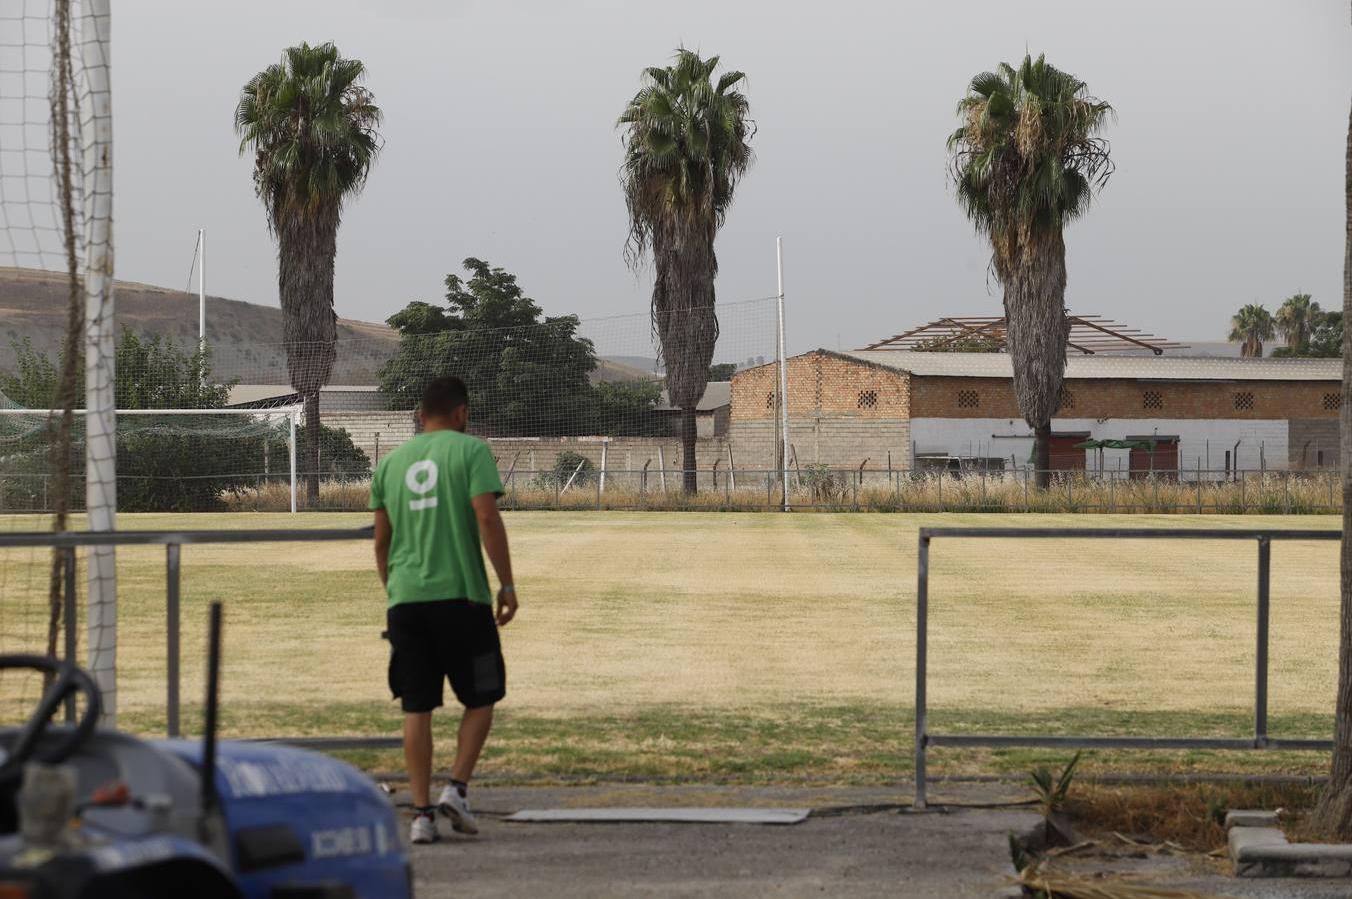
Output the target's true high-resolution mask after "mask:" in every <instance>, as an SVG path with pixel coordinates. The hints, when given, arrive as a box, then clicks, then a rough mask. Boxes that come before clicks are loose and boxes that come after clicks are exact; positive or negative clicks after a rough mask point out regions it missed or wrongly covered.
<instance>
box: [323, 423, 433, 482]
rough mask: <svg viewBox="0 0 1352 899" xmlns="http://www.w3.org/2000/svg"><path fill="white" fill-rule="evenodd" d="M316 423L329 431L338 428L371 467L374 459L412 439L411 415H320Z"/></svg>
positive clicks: (374, 461) (373, 465)
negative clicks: (369, 462)
mask: <svg viewBox="0 0 1352 899" xmlns="http://www.w3.org/2000/svg"><path fill="white" fill-rule="evenodd" d="M319 420H320V421H321V422H322V423H323V424H324V425H325V426H326V427H330V428H342V429H343V430H344V431H347V433H348V435H349V436H350V437H351V438H352V442H353V443H354V444H355V445H356V446H357V448H358V449H360V450H361V451H362V452H364V453H366V458H368V459H370V460H371V467H372V468H374V467H375V464H376V462H377V461H378V459H377V456H379V457H381V458H383V457H384V456H385V455H386V454H387V453H388V452H389V451H390V450H392V449H394V448H395V447H396V446H398V445H399V444H401V443H403V442H404V441H405V440H408V439H409V438H410V437H412V436H413V433H414V430H413V412H412V411H411V410H405V411H402V412H398V411H397V412H388V411H386V412H321V413H320V416H319Z"/></svg>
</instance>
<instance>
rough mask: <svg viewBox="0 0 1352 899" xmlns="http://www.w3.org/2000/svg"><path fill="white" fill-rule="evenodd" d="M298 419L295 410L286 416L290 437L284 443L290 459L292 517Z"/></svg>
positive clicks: (294, 508) (292, 510)
mask: <svg viewBox="0 0 1352 899" xmlns="http://www.w3.org/2000/svg"><path fill="white" fill-rule="evenodd" d="M299 417H300V413H299V412H297V411H295V410H292V412H291V414H290V415H289V416H287V419H288V421H290V422H291V436H290V437H289V438H288V439H287V441H286V451H287V455H288V456H290V457H291V514H292V515H295V514H296V419H297V418H299Z"/></svg>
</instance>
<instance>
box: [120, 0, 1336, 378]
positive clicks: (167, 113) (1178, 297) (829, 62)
mask: <svg viewBox="0 0 1352 899" xmlns="http://www.w3.org/2000/svg"><path fill="white" fill-rule="evenodd" d="M113 29H114V30H113V60H114V68H113V71H114V84H113V87H114V98H115V103H114V128H115V153H116V156H115V172H116V220H117V224H116V228H117V253H118V255H117V270H118V274H119V276H120V277H121V278H124V279H129V280H136V281H144V282H150V283H153V284H160V285H164V286H169V287H182V286H183V285H184V283H185V280H186V277H187V273H188V266H189V264H190V262H191V257H192V245H193V241H194V239H195V230H196V229H197V228H198V227H205V228H207V231H208V241H209V243H208V269H207V276H208V288H209V292H210V293H212V294H213V295H220V296H226V297H232V298H236V299H242V300H249V301H252V302H256V303H264V304H270V305H276V304H277V290H276V274H275V272H276V263H275V252H274V249H273V245H272V243H271V240H270V238H269V236H268V233H267V230H266V227H265V224H264V218H263V210H262V208H261V206H260V205H259V204H258V201H257V200H256V198H255V197H254V195H253V189H252V184H251V182H250V163H249V161H248V160H246V159H240V158H239V156H238V154H237V148H238V143H237V139H236V138H235V136H234V133H233V130H232V114H233V111H234V106H235V102H236V100H237V98H238V94H239V89H240V87H241V86H242V85H243V84H244V82H245V81H246V80H248V78H249V77H250V76H251V75H252V74H254V73H255V72H257V71H258V70H260V69H261V68H263V67H265V66H267V65H269V64H270V63H273V62H275V61H276V60H277V59H278V58H279V56H280V53H281V50H282V48H283V47H285V46H288V45H290V44H294V43H298V42H300V41H303V40H304V41H310V42H312V43H314V42H322V41H326V40H332V41H334V42H336V43H337V45H338V47H339V49H340V50H341V51H342V53H343V54H345V55H347V56H353V57H357V58H360V59H361V60H363V61H364V62H365V63H366V65H367V67H368V68H369V71H370V75H369V79H368V82H367V84H368V86H369V87H370V88H371V90H372V91H374V93H375V95H376V98H377V102H378V103H379V105H380V106H381V107H382V108H383V110H384V112H385V125H384V128H383V134H384V138H385V148H384V152H383V154H382V155H381V157H380V160H379V163H378V164H377V166H376V168H375V170H374V171H373V173H372V175H371V178H370V181H369V183H368V186H367V188H366V191H365V193H363V194H362V195H361V197H360V198H358V199H357V201H356V202H354V203H352V204H351V205H350V206H349V208H348V209H347V212H346V215H345V218H344V221H343V226H342V231H341V233H340V235H339V243H338V247H339V251H338V265H337V284H336V296H337V307H338V312H339V314H340V315H343V316H346V317H350V318H358V319H366V320H372V321H380V320H383V319H385V318H386V317H388V316H389V315H390V314H392V313H393V312H395V311H397V310H398V309H399V308H401V307H402V306H403V305H404V304H405V303H407V302H409V301H410V300H414V299H425V300H438V299H440V297H441V294H442V286H441V281H442V278H443V277H444V275H445V274H446V273H447V272H448V271H453V270H458V266H459V261H460V260H461V259H463V258H464V257H466V256H479V257H482V258H486V259H488V260H490V261H491V262H493V263H494V264H496V265H501V266H504V267H506V268H507V269H509V270H510V271H513V272H515V273H517V274H518V275H519V276H520V280H521V283H522V285H523V286H524V287H525V289H526V290H527V291H528V292H529V293H530V294H531V295H533V296H534V297H535V298H536V299H537V300H538V301H539V302H540V303H541V305H542V306H543V307H544V308H545V310H546V311H547V312H549V313H552V314H562V313H578V314H580V315H582V316H583V317H592V316H601V315H613V314H616V313H622V312H631V311H637V310H642V309H644V308H645V307H646V304H647V302H648V295H649V290H650V287H651V274H650V273H644V274H642V275H641V276H640V277H638V278H637V279H636V278H635V276H634V275H633V274H632V273H631V272H630V271H629V270H628V269H627V268H626V266H625V263H624V259H623V256H622V249H623V243H624V238H625V214H624V206H623V202H622V198H621V194H620V188H619V184H618V178H617V175H618V166H619V162H620V156H621V147H620V141H619V136H618V133H617V132H616V131H615V128H614V122H615V118H616V116H617V115H618V114H619V112H620V111H621V109H622V108H623V106H624V104H625V101H626V100H627V99H628V98H629V97H630V96H632V94H633V93H634V91H635V89H636V88H637V87H638V83H639V74H640V72H641V70H642V69H643V67H645V66H649V65H661V64H665V63H666V61H667V60H668V59H669V57H670V55H671V52H672V50H673V48H675V47H676V46H678V45H680V44H684V45H685V46H688V47H691V48H696V49H699V50H700V51H702V52H704V53H706V54H711V53H716V54H719V55H721V56H722V58H723V60H724V63H725V64H727V65H729V66H731V67H734V68H737V69H741V70H743V71H745V72H746V73H747V74H748V76H749V82H748V84H747V86H746V92H747V94H748V96H749V98H750V102H751V108H752V112H753V116H754V118H755V120H756V123H757V126H758V129H759V130H758V132H757V133H756V136H755V139H754V148H755V151H756V154H757V161H756V164H755V166H754V167H753V168H752V170H751V172H750V173H749V174H748V176H747V177H746V179H745V181H744V182H743V183H742V185H741V187H740V189H739V190H738V193H737V198H736V202H735V204H734V205H733V207H732V210H731V212H730V214H729V216H728V221H727V225H726V226H725V227H724V228H723V230H722V232H721V233H720V235H719V238H718V244H717V249H718V255H719V261H720V266H721V273H720V275H719V279H718V295H719V298H720V300H733V299H739V298H749V297H761V296H767V295H770V294H773V293H774V292H775V255H774V239H775V236H776V235H783V237H784V245H785V282H786V294H787V297H788V300H787V308H788V335H789V343H790V349H791V350H793V351H798V350H803V349H807V348H810V347H815V346H827V347H836V346H838V345H839V346H844V347H846V348H849V347H853V346H858V345H861V344H863V343H866V342H869V341H872V340H875V339H877V338H879V337H882V336H886V335H890V334H892V333H895V332H897V331H898V330H902V329H905V328H907V327H909V326H911V325H914V324H918V323H920V322H922V321H926V320H929V319H931V318H933V317H936V316H939V315H944V314H962V313H967V314H981V313H990V314H997V313H998V310H999V293H998V288H993V287H991V286H990V285H988V283H987V275H986V264H987V259H988V255H989V254H988V250H987V249H986V247H985V246H983V244H982V243H981V241H980V240H978V239H977V237H976V236H975V235H974V234H973V232H972V229H971V227H970V226H969V225H968V224H967V223H966V221H965V220H964V219H963V217H962V215H961V214H960V212H959V210H958V208H957V206H956V204H955V203H954V201H953V195H952V191H951V189H950V188H949V186H948V183H947V179H946V168H945V148H944V141H945V138H946V136H947V135H948V133H949V132H950V131H951V130H952V129H953V128H954V127H955V124H956V119H955V116H954V106H955V104H956V102H957V100H958V99H959V98H960V97H961V96H962V95H963V93H964V91H965V89H966V87H967V84H968V82H969V81H970V79H971V77H972V76H973V75H974V74H976V73H977V72H980V71H982V70H985V69H989V68H992V67H993V66H994V65H995V64H996V63H998V62H1000V61H1002V60H1006V61H1009V62H1011V63H1017V61H1018V59H1019V58H1021V57H1022V55H1023V53H1024V51H1025V48H1026V49H1028V50H1031V51H1032V52H1033V53H1034V54H1037V53H1039V52H1045V53H1046V54H1047V57H1048V59H1049V60H1050V61H1051V62H1052V63H1053V64H1055V65H1056V66H1058V67H1060V68H1062V69H1065V70H1068V71H1070V72H1072V73H1074V74H1075V75H1077V76H1079V77H1080V78H1082V79H1083V80H1084V81H1086V82H1087V83H1088V84H1089V86H1090V89H1091V91H1092V92H1093V93H1094V94H1096V95H1098V96H1099V97H1101V98H1103V99H1105V100H1107V101H1108V102H1110V103H1112V104H1113V106H1114V107H1116V109H1117V113H1118V122H1117V123H1116V124H1115V125H1114V126H1112V128H1111V130H1110V132H1109V134H1108V136H1109V137H1110V139H1111V141H1112V150H1113V158H1114V160H1115V162H1116V165H1117V173H1116V175H1114V177H1113V179H1112V181H1111V182H1110V183H1109V184H1108V187H1107V189H1106V190H1105V191H1104V193H1103V194H1102V197H1101V200H1100V201H1099V202H1098V203H1097V205H1096V207H1095V208H1094V209H1093V210H1092V211H1091V213H1090V214H1089V216H1088V217H1087V218H1086V219H1085V220H1083V221H1081V222H1079V223H1077V224H1075V225H1074V226H1072V227H1071V228H1070V230H1069V231H1068V233H1067V247H1068V266H1069V277H1070V283H1069V289H1068V295H1067V302H1068V305H1069V307H1070V308H1071V309H1072V310H1074V311H1078V312H1086V313H1087V312H1095V313H1101V314H1104V315H1108V316H1111V317H1113V318H1116V319H1118V320H1121V321H1123V322H1127V323H1130V324H1133V325H1136V326H1139V327H1142V328H1146V329H1148V330H1153V331H1155V332H1156V333H1159V334H1162V335H1167V336H1169V337H1173V338H1179V339H1195V340H1200V339H1210V340H1215V339H1223V338H1224V337H1225V332H1226V330H1227V321H1228V318H1229V316H1230V314H1231V312H1232V311H1233V310H1234V309H1235V308H1236V307H1237V306H1239V305H1241V304H1243V303H1249V302H1262V303H1266V304H1267V305H1268V307H1269V308H1275V306H1276V305H1277V304H1278V303H1280V301H1281V299H1282V298H1284V297H1286V296H1287V295H1289V294H1291V293H1293V292H1295V291H1296V290H1297V289H1300V290H1304V291H1307V292H1309V293H1312V294H1313V295H1314V297H1315V299H1316V300H1318V301H1320V302H1321V303H1323V304H1325V305H1326V306H1337V305H1338V304H1339V303H1340V294H1341V275H1342V271H1341V267H1342V257H1343V244H1342V241H1343V210H1342V203H1343V184H1342V177H1343V153H1344V150H1345V147H1346V128H1347V121H1348V104H1349V96H1352V27H1349V23H1348V5H1347V2H1346V0H1285V2H1275V0H1242V2H1241V0H1225V2H1221V0H1213V2H1193V0H1190V2H1186V3H1181V2H1176V0H1171V2H1141V0H1136V2H1132V3H1098V2H1086V0H1078V2H1076V0H1065V2H1053V0H1037V2H1035V0H1021V2H994V0H970V2H964V3H940V2H929V3H889V4H884V3H863V2H852V0H834V2H830V3H821V2H816V3H811V4H807V3H792V2H783V0H780V2H769V0H755V2H747V0H736V2H734V0H684V2H681V3H675V4H656V3H638V2H619V0H610V2H599V0H598V2H571V0H484V2H454V0H443V2H432V0H427V2H421V0H382V2H379V3H374V2H369V0H368V2H358V0H322V2H320V0H314V2H310V0H307V2H300V0H230V2H212V3H184V2H182V0H134V2H121V3H117V4H116V5H115V16H114V25H113Z"/></svg>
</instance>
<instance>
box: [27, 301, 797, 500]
mask: <svg viewBox="0 0 1352 899" xmlns="http://www.w3.org/2000/svg"><path fill="white" fill-rule="evenodd" d="M716 314H717V317H718V319H719V322H720V334H719V338H718V341H717V344H716V345H715V347H714V350H713V354H712V357H711V362H710V364H709V370H708V372H707V382H708V383H707V386H706V387H705V389H704V393H703V397H702V398H701V399H700V401H699V403H698V404H697V405H696V406H695V407H693V410H692V413H693V418H694V421H695V431H696V440H695V446H694V450H695V456H694V460H693V465H694V468H695V470H697V471H698V472H699V477H698V479H697V480H698V481H699V485H700V486H701V487H704V486H710V487H712V486H718V487H720V489H724V490H726V485H725V481H726V480H727V477H728V472H729V471H730V470H731V469H734V468H740V469H744V470H746V471H747V474H745V475H744V476H743V484H742V487H743V488H744V489H750V488H751V487H752V485H753V483H755V484H758V485H760V486H759V487H757V490H758V492H757V495H758V496H759V495H761V494H763V493H764V486H763V482H764V476H765V473H766V469H769V468H772V467H773V464H772V460H773V459H774V458H775V452H774V447H775V441H776V439H777V435H776V433H775V431H774V429H773V428H770V429H769V430H765V429H763V428H762V429H759V430H757V431H756V432H755V433H744V434H741V435H737V436H736V439H734V434H733V433H732V432H733V429H734V428H733V422H732V421H731V407H732V396H731V387H732V385H731V378H732V375H733V373H734V372H735V371H738V370H745V369H747V368H748V367H755V366H758V365H767V364H770V363H772V361H773V353H774V348H775V327H776V323H775V304H774V300H772V299H771V300H767V299H756V300H749V301H740V302H729V303H725V304H720V306H719V307H718V308H717V310H716ZM534 318H535V323H534V324H524V325H519V326H514V327H495V328H482V327H474V326H472V323H471V325H470V326H465V323H464V322H460V323H457V324H456V325H454V326H453V327H449V328H447V329H445V330H440V331H438V332H436V333H406V334H404V335H399V334H397V333H389V334H387V335H382V336H379V337H371V338H362V339H347V340H339V341H338V342H337V344H336V345H335V347H334V365H333V374H332V376H331V377H330V379H329V383H328V384H327V385H326V386H325V387H324V388H323V389H321V390H320V392H319V397H318V413H319V423H320V433H319V438H318V452H317V453H316V454H312V453H310V452H308V449H309V435H308V428H307V425H308V424H309V416H310V414H311V413H312V410H313V404H310V405H309V406H307V403H306V400H307V399H308V398H307V397H305V396H303V395H300V394H298V393H297V392H296V391H295V390H294V389H293V388H292V387H291V386H290V384H291V382H292V380H293V379H292V377H291V375H293V374H298V377H297V378H296V380H299V381H302V382H303V381H304V380H305V379H306V375H305V372H303V371H302V372H299V373H297V372H296V371H295V369H296V367H297V366H302V367H303V366H304V365H306V364H307V362H306V360H307V358H308V356H310V355H316V356H318V355H319V354H318V353H315V354H310V353H309V350H310V349H311V348H309V347H303V346H302V347H296V346H286V345H284V344H280V343H279V344H266V343H257V342H250V343H238V342H232V341H231V340H229V339H228V338H225V339H220V340H213V339H211V337H210V336H209V337H208V352H207V354H206V355H205V356H203V355H201V354H199V353H198V352H197V351H196V349H195V348H191V347H189V348H184V347H182V346H179V345H177V344H175V343H174V342H172V341H170V340H166V339H159V338H146V337H143V336H138V335H136V334H134V333H132V332H124V333H123V334H122V335H120V337H119V341H118V347H117V357H116V366H115V368H116V371H117V374H116V378H115V385H114V395H115V399H116V404H117V407H118V409H119V410H122V411H121V412H120V413H119V417H118V424H117V428H118V430H117V441H116V448H117V463H118V464H117V468H118V475H117V482H118V493H119V509H120V510H121V511H123V512H143V511H145V512H165V511H175V512H179V511H202V512H205V511H225V510H231V509H246V510H264V511H285V510H287V509H289V508H290V505H291V501H292V497H291V484H292V474H293V469H292V463H291V458H290V453H291V451H292V443H291V434H290V428H291V427H292V426H293V424H294V425H295V426H296V428H297V431H296V433H297V438H296V441H295V444H296V445H295V453H296V457H295V458H296V462H295V468H294V475H295V478H296V481H297V482H298V483H299V494H300V495H299V505H300V507H302V508H328V509H335V508H336V509H364V508H365V502H366V495H365V489H366V482H367V481H368V480H369V477H370V473H371V471H372V469H373V468H374V466H375V465H376V464H377V463H378V462H379V460H380V458H381V457H382V456H384V455H385V454H387V453H388V452H390V451H391V450H392V449H394V448H395V447H397V446H398V445H399V444H401V443H402V442H403V441H405V440H407V439H409V438H410V437H411V436H413V434H414V433H415V432H416V428H417V425H416V421H415V410H416V408H417V405H418V401H419V398H420V397H421V394H422V391H423V389H424V388H425V387H426V385H427V383H428V382H430V381H431V380H432V379H433V378H435V377H438V376H441V375H458V376H460V377H461V378H463V379H464V380H465V381H466V383H467V385H468V387H469V390H470V399H471V419H470V430H471V431H472V432H473V433H475V434H477V435H479V436H481V437H484V438H486V439H488V440H489V442H490V444H491V445H492V446H493V448H494V452H495V454H496V455H497V456H498V460H499V464H500V466H501V469H502V472H503V475H504V477H508V476H510V482H509V486H514V488H515V489H516V494H515V495H516V496H518V497H521V496H523V495H524V494H525V493H530V492H531V491H534V492H535V493H539V494H541V497H540V498H543V499H549V498H550V494H551V491H553V493H554V494H557V493H560V492H563V488H564V487H565V485H567V481H568V478H567V476H568V475H572V474H574V473H575V474H576V477H574V478H572V481H573V484H572V485H571V486H570V487H569V488H568V489H569V491H571V492H573V493H574V494H576V493H577V492H578V491H579V490H580V488H583V487H588V488H591V489H592V490H594V489H596V488H598V487H600V486H601V484H600V481H601V472H602V469H604V470H605V473H606V482H607V483H606V487H607V489H608V490H610V491H612V492H618V491H624V490H642V491H646V490H648V489H649V488H651V489H652V490H656V489H658V488H659V487H660V486H661V485H664V484H665V485H666V486H667V487H668V488H669V489H670V490H671V491H673V492H675V491H677V490H679V486H680V484H681V471H682V469H683V467H684V465H685V464H686V458H685V447H684V446H683V445H682V440H681V425H682V419H683V416H684V415H685V413H684V412H683V410H682V409H680V408H678V407H676V406H674V405H673V404H671V403H670V402H669V391H668V385H667V381H666V377H665V367H664V366H663V364H662V362H661V353H660V348H659V347H658V346H657V343H656V341H655V339H654V337H653V334H652V328H651V323H650V320H649V316H648V314H647V313H646V312H635V313H632V314H627V315H619V316H611V317H605V318H597V319H590V320H578V319H575V318H572V317H560V318H548V319H547V318H544V317H543V316H538V315H537V316H535V317H534ZM443 324H444V323H443ZM429 327H430V326H429ZM408 330H414V329H408ZM208 333H209V335H210V328H209V329H208ZM58 369H59V360H55V359H52V358H50V355H49V354H43V353H39V352H37V351H35V350H31V349H29V348H26V347H22V346H20V347H17V348H15V355H14V362H13V363H11V364H9V365H8V366H0V407H5V406H8V407H10V410H11V411H9V412H6V411H4V409H3V408H0V474H3V475H5V483H6V485H8V486H7V487H6V489H5V490H4V491H3V493H2V494H0V511H5V510H7V511H19V510H25V511H27V510H41V509H47V508H50V507H51V503H52V497H51V477H50V475H49V474H48V473H47V472H46V469H45V461H44V460H45V452H46V442H47V441H48V440H49V439H50V432H49V430H48V429H47V428H46V427H45V423H46V421H47V419H46V417H45V416H44V415H43V414H42V413H39V412H33V413H28V412H26V411H19V410H41V409H47V408H48V407H49V405H50V403H51V397H52V386H51V385H52V382H53V380H54V377H55V372H56V371H57V370H58ZM156 410H163V411H156ZM193 410H200V411H199V412H198V414H193ZM84 437H85V431H84V429H83V428H82V427H81V426H80V422H77V425H76V428H75V433H74V438H75V440H76V441H77V442H79V441H82V440H83V439H84ZM752 469H756V470H757V473H756V474H755V475H754V476H753V475H752V474H751V470H752ZM83 474H84V471H83V469H81V470H80V471H77V481H78V477H79V476H82V475H83ZM312 475H314V476H316V477H313V478H312ZM734 477H735V475H734ZM312 480H317V481H318V488H319V489H318V496H317V497H312V496H309V495H308V493H307V490H306V488H307V485H308V483H309V482H310V481H312ZM77 492H78V484H77Z"/></svg>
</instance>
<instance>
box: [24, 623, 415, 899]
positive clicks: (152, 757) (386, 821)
mask: <svg viewBox="0 0 1352 899" xmlns="http://www.w3.org/2000/svg"><path fill="white" fill-rule="evenodd" d="M211 635H212V636H211V651H210V660H209V665H208V691H207V708H206V734H207V735H206V738H205V739H204V740H203V741H202V742H195V741H183V740H171V741H154V742H151V741H144V740H139V739H137V738H135V737H132V736H129V735H127V734H122V733H118V732H115V731H103V730H97V729H96V727H95V724H96V723H97V721H98V717H99V713H100V711H101V702H100V698H99V692H98V689H97V687H96V686H95V685H94V682H93V681H92V680H91V679H90V677H89V675H87V674H86V673H84V672H83V671H81V670H80V669H78V668H76V667H75V666H73V665H70V664H67V663H63V662H59V661H55V660H53V659H49V658H45V657H42V656H24V655H15V656H0V670H5V669H32V670H36V671H42V672H46V673H48V674H50V675H52V676H53V677H54V682H53V684H52V686H51V687H50V688H49V689H48V690H47V691H46V692H45V693H44V695H43V697H42V699H41V700H40V701H39V703H38V706H37V708H36V710H35V711H34V713H33V715H32V716H31V717H30V718H29V720H28V721H27V723H25V724H24V725H23V726H22V727H19V728H10V729H0V896H3V897H5V899H168V897H190V899H404V897H412V895H413V878H412V872H411V869H410V866H409V861H408V856H407V854H406V852H405V850H404V847H403V844H402V843H401V841H400V837H399V830H398V827H399V822H398V819H397V816H396V814H395V811H394V808H393V806H392V805H391V804H390V802H389V800H388V799H387V798H386V796H385V795H384V794H383V793H382V792H381V791H380V789H379V788H378V787H377V786H376V785H375V784H374V783H372V782H371V780H370V779H369V778H367V777H366V776H365V775H364V774H362V773H361V772H360V771H358V770H356V769H355V768H352V767H351V766H349V765H346V764H344V763H342V762H339V761H337V760H335V759H331V758H328V757H327V756H323V755H319V754H316V753H311V752H305V751H302V750H299V749H293V748H288V747H283V746H277V745H270V744H264V743H231V742H222V743H217V741H216V739H215V719H216V696H217V693H218V690H217V680H218V672H219V640H220V609H219V606H214V607H213V608H212V628H211ZM76 694H79V695H81V696H83V698H84V713H83V715H82V717H81V718H80V720H79V721H78V723H76V724H75V725H74V726H54V725H51V724H50V723H49V722H50V721H51V718H52V716H53V715H54V714H55V713H56V711H57V710H58V708H60V706H61V705H62V703H63V702H64V701H65V700H66V698H67V697H70V696H74V695H76ZM30 763H37V764H30ZM42 766H60V767H56V768H49V767H42ZM25 780H27V781H28V782H27V783H25ZM72 781H73V785H74V790H73V794H72V792H71V789H70V787H71V784H72Z"/></svg>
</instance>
